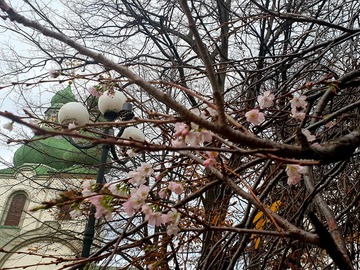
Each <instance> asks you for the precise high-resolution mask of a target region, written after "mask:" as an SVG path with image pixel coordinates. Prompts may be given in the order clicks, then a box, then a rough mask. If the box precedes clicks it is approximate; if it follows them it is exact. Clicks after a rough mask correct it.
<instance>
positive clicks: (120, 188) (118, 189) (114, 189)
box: [108, 184, 127, 197]
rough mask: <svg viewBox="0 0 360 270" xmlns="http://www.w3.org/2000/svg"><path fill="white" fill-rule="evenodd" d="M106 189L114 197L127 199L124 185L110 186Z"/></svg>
mask: <svg viewBox="0 0 360 270" xmlns="http://www.w3.org/2000/svg"><path fill="white" fill-rule="evenodd" d="M108 189H109V191H110V192H111V193H112V194H113V195H115V196H119V197H127V190H126V186H124V185H121V184H110V185H109V186H108Z"/></svg>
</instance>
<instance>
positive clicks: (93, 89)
mask: <svg viewBox="0 0 360 270" xmlns="http://www.w3.org/2000/svg"><path fill="white" fill-rule="evenodd" d="M88 92H89V94H90V95H92V96H94V97H100V96H101V95H102V92H100V91H99V90H98V89H97V88H96V87H95V86H90V87H89V89H88Z"/></svg>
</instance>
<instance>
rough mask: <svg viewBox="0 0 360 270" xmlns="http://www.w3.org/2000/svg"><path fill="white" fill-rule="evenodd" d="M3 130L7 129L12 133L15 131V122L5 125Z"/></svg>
mask: <svg viewBox="0 0 360 270" xmlns="http://www.w3.org/2000/svg"><path fill="white" fill-rule="evenodd" d="M3 128H5V129H7V130H8V131H12V130H13V129H14V122H9V123H6V124H5V125H3Z"/></svg>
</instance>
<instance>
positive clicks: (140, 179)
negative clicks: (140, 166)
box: [128, 171, 146, 186]
mask: <svg viewBox="0 0 360 270" xmlns="http://www.w3.org/2000/svg"><path fill="white" fill-rule="evenodd" d="M128 177H129V178H130V180H129V182H130V183H131V184H133V185H135V186H140V185H143V184H145V182H146V179H145V177H144V176H143V175H142V174H141V173H139V172H137V171H130V172H129V173H128Z"/></svg>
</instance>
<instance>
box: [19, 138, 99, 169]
mask: <svg viewBox="0 0 360 270" xmlns="http://www.w3.org/2000/svg"><path fill="white" fill-rule="evenodd" d="M36 138H38V136H35V137H34V138H33V139H36ZM101 151H102V147H101V145H99V146H96V147H93V148H91V149H86V150H84V149H78V148H76V147H75V146H73V145H71V144H70V143H69V142H68V141H67V140H66V139H65V138H47V139H44V140H39V141H33V142H30V143H27V144H25V145H23V146H21V147H20V148H18V149H17V150H16V152H15V154H14V157H13V163H14V166H15V167H19V166H21V165H23V164H27V163H32V164H43V165H47V166H49V167H51V168H54V169H56V170H59V171H62V170H63V171H66V169H68V168H70V167H72V166H74V165H79V166H84V165H94V166H98V165H99V164H100V157H101Z"/></svg>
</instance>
